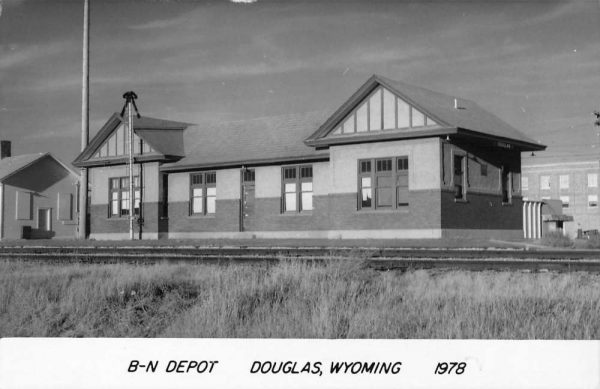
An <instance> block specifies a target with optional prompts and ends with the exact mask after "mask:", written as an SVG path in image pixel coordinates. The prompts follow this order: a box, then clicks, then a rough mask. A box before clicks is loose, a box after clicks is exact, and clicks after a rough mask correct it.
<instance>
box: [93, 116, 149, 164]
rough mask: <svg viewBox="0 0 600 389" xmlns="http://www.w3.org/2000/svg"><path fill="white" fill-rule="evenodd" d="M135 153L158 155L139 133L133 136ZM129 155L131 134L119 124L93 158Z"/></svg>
mask: <svg viewBox="0 0 600 389" xmlns="http://www.w3.org/2000/svg"><path fill="white" fill-rule="evenodd" d="M133 153H134V154H135V155H139V154H149V153H156V151H155V150H154V149H153V148H152V147H151V146H150V145H149V144H148V142H145V141H144V140H143V139H140V137H139V136H138V134H137V133H135V134H133ZM126 155H129V134H128V133H127V131H126V129H125V125H124V124H123V123H121V124H119V125H118V126H117V128H115V129H114V130H113V131H112V132H111V133H110V135H109V136H108V138H107V139H106V140H105V141H104V142H103V143H101V144H100V146H98V147H97V151H96V153H94V154H93V156H92V158H104V157H123V156H126Z"/></svg>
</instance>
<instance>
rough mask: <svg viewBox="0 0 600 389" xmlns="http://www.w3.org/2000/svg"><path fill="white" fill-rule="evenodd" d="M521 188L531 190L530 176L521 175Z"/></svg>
mask: <svg viewBox="0 0 600 389" xmlns="http://www.w3.org/2000/svg"><path fill="white" fill-rule="evenodd" d="M521 189H522V190H529V177H521Z"/></svg>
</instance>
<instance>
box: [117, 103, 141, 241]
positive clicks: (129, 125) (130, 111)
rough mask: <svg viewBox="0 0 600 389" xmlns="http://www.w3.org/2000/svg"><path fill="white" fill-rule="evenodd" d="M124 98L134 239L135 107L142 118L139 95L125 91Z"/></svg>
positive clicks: (130, 233)
mask: <svg viewBox="0 0 600 389" xmlns="http://www.w3.org/2000/svg"><path fill="white" fill-rule="evenodd" d="M123 98H124V99H125V105H124V106H123V110H122V111H121V118H122V117H123V115H124V114H125V109H127V128H128V130H127V131H128V132H127V135H128V137H129V163H128V165H129V239H130V240H134V234H133V225H134V220H135V192H134V185H133V163H134V158H133V151H134V148H133V133H134V128H133V110H134V109H135V112H136V114H137V117H138V119H139V118H140V113H139V112H138V109H137V106H136V105H135V99H137V95H136V94H135V92H134V91H129V92H125V93H124V94H123Z"/></svg>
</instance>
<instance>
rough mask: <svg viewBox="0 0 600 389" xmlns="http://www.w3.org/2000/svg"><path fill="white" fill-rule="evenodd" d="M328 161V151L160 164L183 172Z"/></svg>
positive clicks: (166, 170) (165, 167) (162, 168)
mask: <svg viewBox="0 0 600 389" xmlns="http://www.w3.org/2000/svg"><path fill="white" fill-rule="evenodd" d="M324 161H329V153H326V154H325V153H322V154H313V155H300V156H295V157H282V158H264V159H252V160H240V161H226V162H216V163H194V164H182V165H176V166H161V167H160V171H161V172H170V173H175V172H185V171H191V170H206V169H225V168H241V167H253V166H265V165H280V164H288V163H289V164H291V163H308V162H324Z"/></svg>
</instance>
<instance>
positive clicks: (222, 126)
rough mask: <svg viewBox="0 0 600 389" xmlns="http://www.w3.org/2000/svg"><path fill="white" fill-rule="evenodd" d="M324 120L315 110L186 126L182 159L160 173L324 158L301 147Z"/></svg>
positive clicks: (164, 166)
mask: <svg viewBox="0 0 600 389" xmlns="http://www.w3.org/2000/svg"><path fill="white" fill-rule="evenodd" d="M326 118H327V112H323V111H318V112H308V113H303V114H291V115H283V116H271V117H261V118H256V119H250V120H239V121H231V122H224V123H219V124H214V125H209V126H195V127H190V128H188V129H187V130H186V131H185V133H184V144H185V153H186V156H185V157H184V158H183V159H181V160H179V161H177V162H175V163H168V164H165V165H163V167H162V168H161V170H167V171H169V170H182V169H186V168H205V167H206V168H209V167H219V166H240V165H251V164H259V163H276V162H281V161H294V160H297V161H300V160H318V159H323V158H328V152H323V151H316V150H315V149H314V148H312V147H307V146H306V145H305V144H304V139H306V137H308V136H309V135H310V134H312V133H313V132H314V131H316V130H317V128H319V126H320V125H321V123H323V121H324V120H325V119H326Z"/></svg>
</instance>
